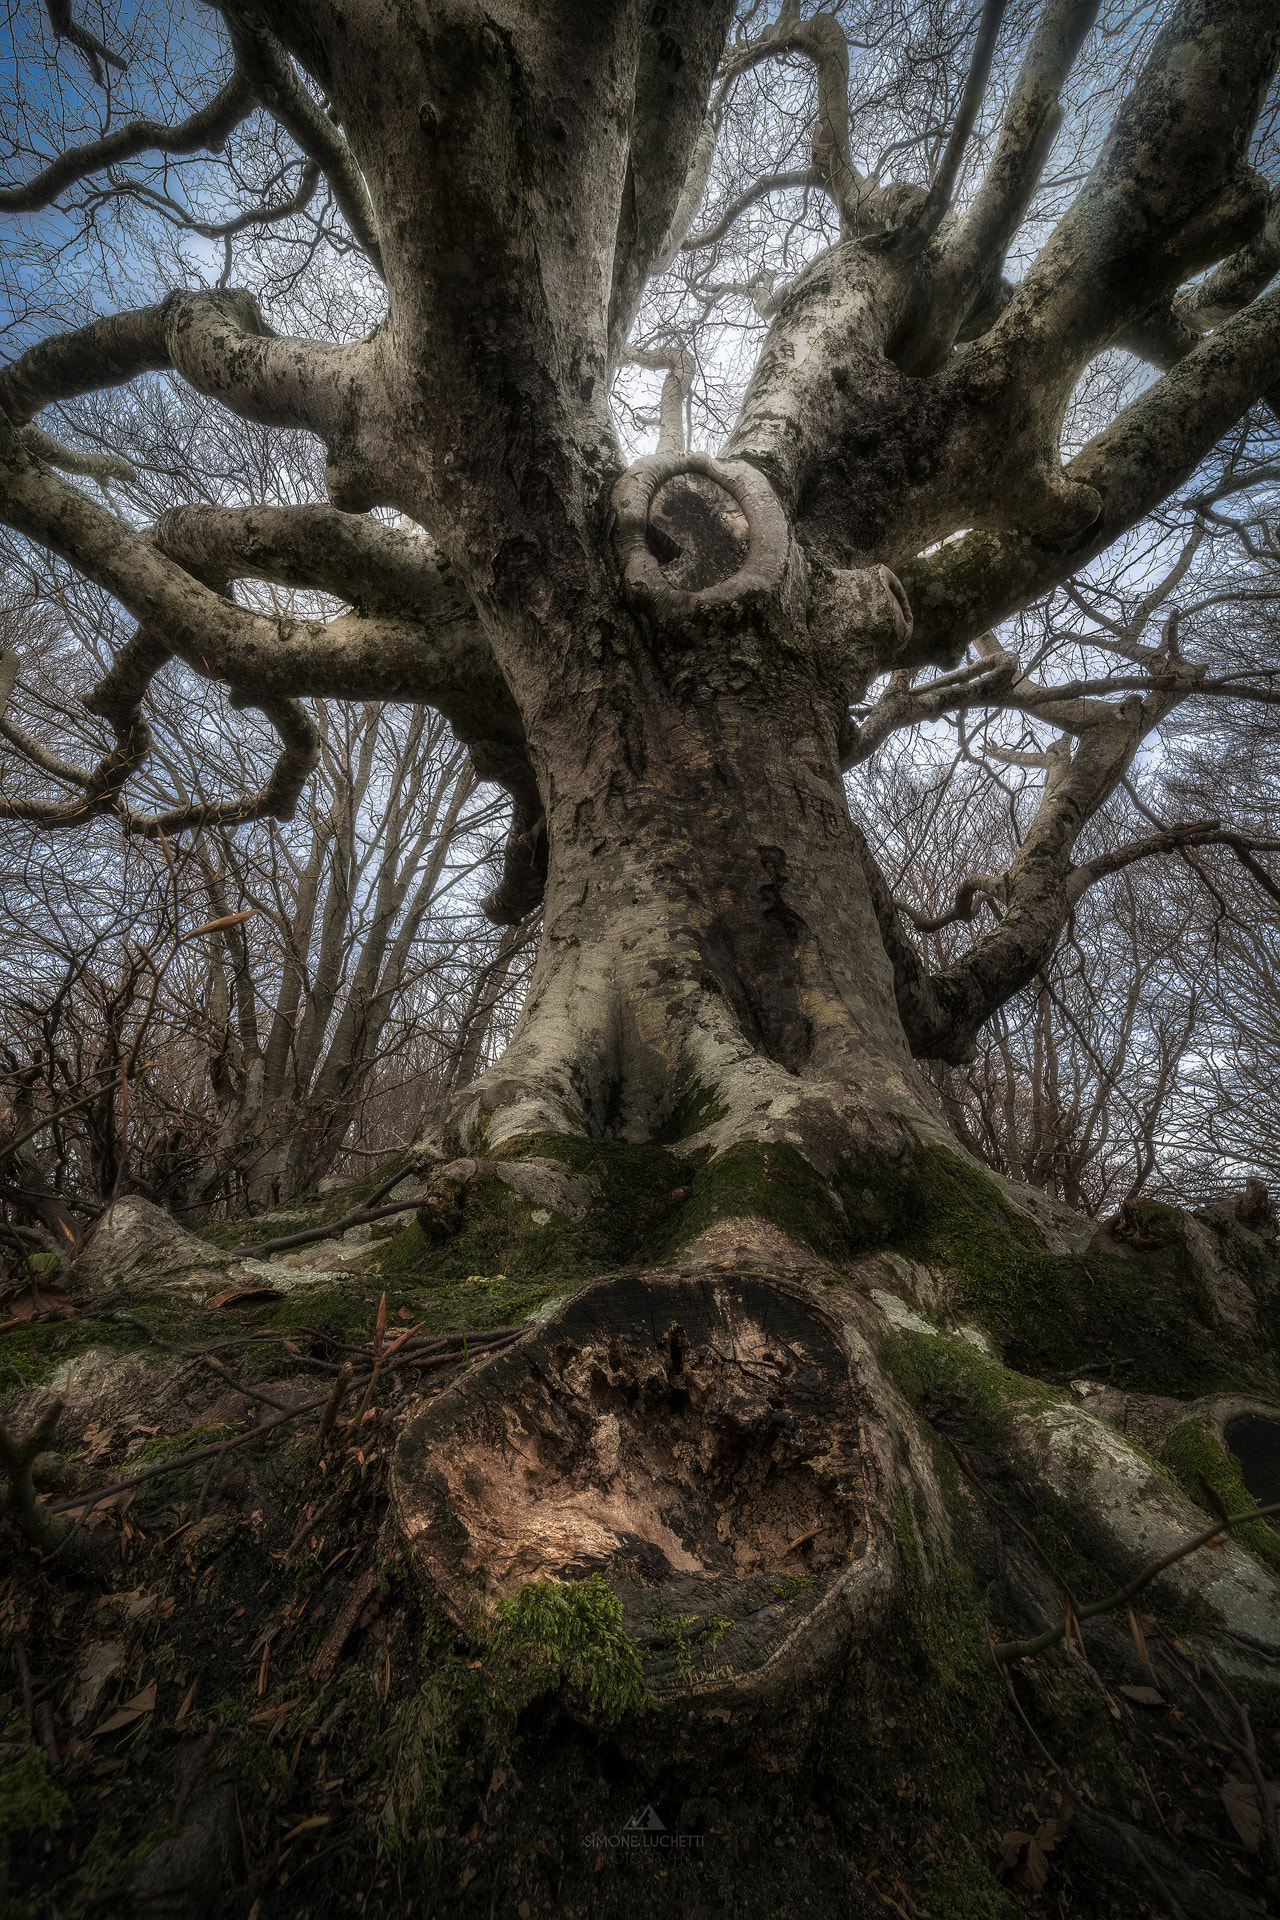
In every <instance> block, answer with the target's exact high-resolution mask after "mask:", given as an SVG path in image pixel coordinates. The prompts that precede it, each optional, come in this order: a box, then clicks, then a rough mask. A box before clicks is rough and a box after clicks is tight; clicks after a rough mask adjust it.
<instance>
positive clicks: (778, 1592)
mask: <svg viewBox="0 0 1280 1920" xmlns="http://www.w3.org/2000/svg"><path fill="white" fill-rule="evenodd" d="M812 1585H813V1575H812V1574H811V1573H789V1574H788V1575H787V1577H786V1579H785V1580H779V1582H778V1584H777V1586H776V1587H775V1588H774V1590H773V1597H774V1599H775V1600H792V1599H794V1598H795V1596H796V1594H798V1593H805V1592H807V1591H808V1589H809V1588H810V1587H811V1586H812Z"/></svg>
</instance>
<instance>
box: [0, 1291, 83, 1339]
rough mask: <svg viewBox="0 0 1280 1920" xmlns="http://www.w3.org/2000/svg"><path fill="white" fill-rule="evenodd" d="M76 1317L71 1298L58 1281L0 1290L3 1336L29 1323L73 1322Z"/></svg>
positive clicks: (0, 1325)
mask: <svg viewBox="0 0 1280 1920" xmlns="http://www.w3.org/2000/svg"><path fill="white" fill-rule="evenodd" d="M74 1314H75V1308H74V1307H73V1306H72V1304H71V1296H70V1294H69V1293H68V1292H67V1291H66V1289H65V1287H60V1286H59V1285H58V1284H57V1282H56V1281H54V1280H24V1281H21V1282H19V1283H18V1284H16V1285H13V1286H9V1287H4V1288H0V1316H7V1318H2V1319H0V1333H3V1332H4V1331H5V1330H6V1329H7V1328H9V1327H17V1326H21V1324H22V1323H23V1322H24V1321H26V1320H70V1319H71V1318H72V1317H73V1316H74Z"/></svg>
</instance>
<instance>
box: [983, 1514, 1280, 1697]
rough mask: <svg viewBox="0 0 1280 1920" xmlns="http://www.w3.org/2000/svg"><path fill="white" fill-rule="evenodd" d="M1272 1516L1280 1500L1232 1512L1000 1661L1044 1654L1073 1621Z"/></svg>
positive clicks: (1119, 1602) (1003, 1652)
mask: <svg viewBox="0 0 1280 1920" xmlns="http://www.w3.org/2000/svg"><path fill="white" fill-rule="evenodd" d="M1273 1513H1280V1500H1273V1501H1272V1502H1271V1504H1270V1505H1269V1506H1265V1507H1254V1508H1252V1510H1251V1511H1250V1512H1248V1513H1233V1514H1230V1515H1229V1516H1228V1517H1227V1519H1225V1520H1219V1521H1217V1522H1216V1523H1215V1524H1214V1525H1213V1526H1212V1527H1209V1528H1208V1529H1207V1530H1206V1531H1205V1532H1204V1533H1198V1534H1197V1535H1196V1537H1195V1539H1194V1540H1188V1541H1187V1543H1186V1545H1185V1546H1182V1547H1175V1548H1174V1550H1173V1552H1172V1553H1166V1554H1163V1555H1162V1556H1161V1558H1160V1559H1159V1560H1152V1561H1151V1562H1150V1563H1149V1565H1147V1566H1145V1567H1143V1568H1142V1570H1141V1572H1139V1573H1135V1574H1134V1576H1133V1579H1132V1580H1130V1581H1129V1582H1128V1583H1127V1585H1125V1586H1123V1587H1121V1588H1120V1589H1119V1590H1118V1591H1117V1592H1116V1593H1113V1594H1112V1595H1111V1597H1110V1599H1108V1600H1095V1601H1093V1602H1092V1603H1091V1605H1089V1606H1087V1607H1070V1608H1068V1610H1067V1614H1066V1617H1065V1619H1063V1620H1062V1621H1061V1623H1060V1624H1059V1625H1058V1626H1056V1627H1050V1628H1048V1629H1047V1631H1046V1632H1044V1633H1042V1634H1041V1635H1040V1636H1039V1637H1038V1638H1037V1639H1035V1640H1008V1641H1006V1642H1005V1643H1004V1645H1003V1646H999V1647H997V1648H996V1655H997V1658H998V1659H1000V1660H1002V1661H1003V1660H1024V1659H1026V1657H1027V1656H1028V1654H1033V1653H1043V1652H1044V1651H1045V1649H1046V1648H1047V1647H1053V1646H1056V1645H1057V1643H1058V1641H1059V1640H1061V1639H1063V1638H1064V1637H1065V1635H1066V1634H1067V1632H1068V1630H1069V1629H1070V1627H1071V1625H1072V1622H1073V1620H1074V1621H1081V1620H1094V1619H1096V1618H1097V1616H1098V1615H1099V1614H1102V1613H1110V1612H1111V1611H1112V1609H1113V1608H1114V1607H1122V1606H1124V1604H1125V1602H1126V1601H1127V1600H1132V1599H1133V1596H1134V1595H1135V1594H1136V1593H1141V1591H1142V1589H1143V1587H1145V1586H1146V1585H1147V1583H1148V1581H1151V1580H1154V1579H1155V1577H1156V1575H1157V1574H1159V1573H1163V1572H1164V1571H1165V1570H1166V1568H1168V1567H1172V1566H1176V1565H1177V1563H1178V1561H1179V1560H1185V1559H1186V1558H1187V1556H1188V1555H1189V1554H1192V1553H1198V1552H1199V1551H1200V1549H1201V1547H1207V1546H1209V1545H1210V1544H1211V1542H1213V1541H1214V1540H1220V1539H1221V1538H1222V1537H1223V1535H1224V1534H1225V1533H1226V1532H1227V1530H1228V1529H1229V1528H1231V1527H1241V1526H1243V1525H1244V1524H1245V1522H1246V1521H1248V1520H1266V1519H1269V1518H1270V1516H1271V1515H1272V1514H1273Z"/></svg>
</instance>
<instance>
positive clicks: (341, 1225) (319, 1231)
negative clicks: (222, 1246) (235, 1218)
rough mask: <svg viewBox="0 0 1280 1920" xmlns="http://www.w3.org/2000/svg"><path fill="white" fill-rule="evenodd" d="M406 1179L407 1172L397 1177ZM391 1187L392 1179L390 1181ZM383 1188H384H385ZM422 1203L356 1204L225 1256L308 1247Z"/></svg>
mask: <svg viewBox="0 0 1280 1920" xmlns="http://www.w3.org/2000/svg"><path fill="white" fill-rule="evenodd" d="M397 1177H398V1178H400V1179H408V1178H409V1177H410V1176H409V1175H408V1174H402V1175H398V1176H397ZM390 1184H391V1185H392V1186H394V1185H395V1184H396V1183H395V1180H392V1181H391V1183H390ZM384 1190H385V1189H384ZM421 1205H422V1196H421V1194H419V1195H418V1197H417V1199H415V1200H397V1201H395V1202H394V1203H393V1204H392V1205H391V1206H389V1207H375V1206H374V1205H373V1204H372V1202H369V1203H368V1204H366V1205H365V1206H361V1207H355V1208H353V1210H352V1211H351V1212H350V1213H344V1214H343V1215H342V1216H341V1218H340V1219H337V1220H330V1221H328V1222H327V1223H326V1224H325V1225H324V1226H322V1227H303V1228H301V1229H300V1231H299V1232H297V1233H282V1234H279V1235H277V1237H276V1238H275V1239H274V1240H255V1241H253V1242H252V1243H251V1244H249V1245H246V1246H241V1247H232V1248H231V1250H230V1253H229V1255H228V1258H229V1259H232V1260H256V1259H257V1258H258V1257H259V1256H260V1255H261V1254H264V1253H283V1252H285V1250H286V1249H287V1248H289V1247H305V1246H309V1245H310V1244H311V1243H312V1242H314V1241H316V1240H336V1239H338V1238H339V1236H340V1235H342V1234H344V1233H345V1232H346V1231H347V1228H348V1227H364V1226H368V1224H369V1222H370V1221H371V1220H389V1219H390V1218H391V1217H392V1215H393V1214H397V1213H416V1212H417V1210H418V1208H419V1207H420V1206H421Z"/></svg>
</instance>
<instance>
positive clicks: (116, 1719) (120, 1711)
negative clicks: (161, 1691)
mask: <svg viewBox="0 0 1280 1920" xmlns="http://www.w3.org/2000/svg"><path fill="white" fill-rule="evenodd" d="M155 1704H156V1683H155V1681H154V1680H153V1681H152V1682H151V1684H150V1685H149V1686H146V1687H144V1688H143V1689H142V1692H141V1693H135V1694H134V1696H133V1698H132V1700H126V1701H125V1703H124V1705H123V1706H122V1707H117V1708H116V1710H115V1712H114V1713H113V1714H112V1715H111V1716H110V1718H109V1719H106V1720H104V1721H103V1722H102V1724H101V1726H98V1727H95V1728H94V1730H93V1737H94V1739H95V1740H96V1739H97V1738H98V1735H99V1734H102V1733H118V1732H119V1731H120V1729H121V1727H131V1726H132V1725H133V1723H134V1721H135V1720H141V1718H142V1716H143V1714H144V1713H151V1712H152V1711H153V1710H154V1708H155Z"/></svg>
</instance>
